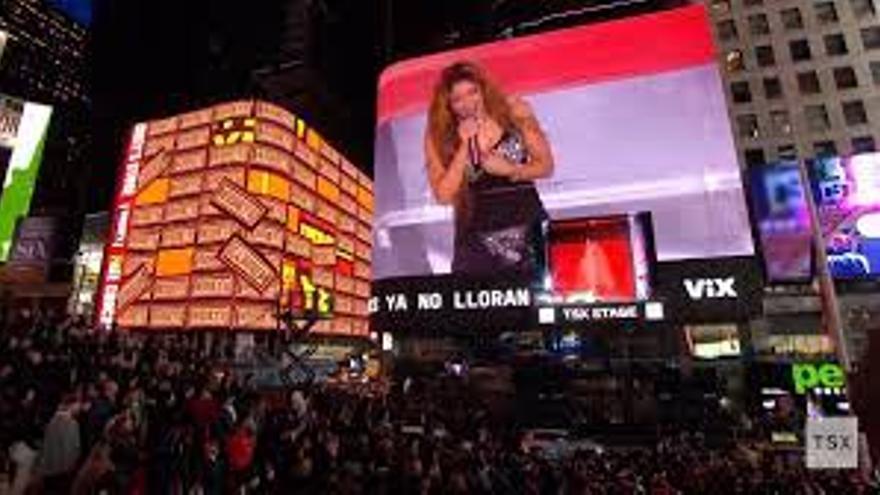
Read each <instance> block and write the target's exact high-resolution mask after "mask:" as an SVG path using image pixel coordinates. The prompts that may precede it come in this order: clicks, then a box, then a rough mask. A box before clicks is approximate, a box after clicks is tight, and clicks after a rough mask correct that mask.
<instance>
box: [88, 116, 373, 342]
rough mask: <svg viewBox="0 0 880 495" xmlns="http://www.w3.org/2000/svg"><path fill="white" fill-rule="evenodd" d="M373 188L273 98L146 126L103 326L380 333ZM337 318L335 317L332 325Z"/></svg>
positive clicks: (122, 210) (122, 191) (125, 167)
mask: <svg viewBox="0 0 880 495" xmlns="http://www.w3.org/2000/svg"><path fill="white" fill-rule="evenodd" d="M372 203H373V200H372V183H371V181H370V180H369V179H368V178H367V177H366V176H365V175H364V174H363V173H362V172H360V171H359V170H358V169H357V168H355V167H354V166H353V165H352V164H351V163H350V162H348V161H347V160H345V159H344V158H343V157H342V156H341V155H340V154H339V153H338V152H336V151H335V150H334V149H333V148H332V147H330V146H329V145H328V144H327V143H326V142H324V141H323V139H322V138H321V137H320V136H319V135H318V134H317V133H316V132H315V131H314V130H312V129H309V128H308V127H307V126H306V124H305V123H304V122H303V121H302V120H300V119H298V118H296V117H295V116H293V115H292V114H290V113H289V112H287V111H285V110H283V109H281V108H279V107H277V106H274V105H271V104H267V103H263V102H254V101H239V102H232V103H228V104H222V105H218V106H215V107H211V108H207V109H204V110H199V111H195V112H191V113H187V114H183V115H179V116H174V117H170V118H166V119H162V120H156V121H151V122H147V123H140V124H137V125H136V126H135V127H134V129H133V131H132V133H131V138H130V144H129V147H128V151H127V154H126V158H125V160H124V163H123V164H122V166H121V169H120V179H119V187H118V191H117V196H116V203H115V206H114V209H113V217H112V222H111V234H110V238H109V240H108V245H107V251H106V255H105V257H104V269H103V273H104V275H103V284H102V288H101V292H100V294H101V297H100V302H99V305H98V307H99V309H98V316H99V321H100V322H101V323H102V324H103V325H108V326H109V325H113V324H118V325H119V326H121V327H124V328H146V329H171V330H176V329H218V330H221V329H235V330H260V329H266V330H270V329H275V328H280V323H279V317H280V315H281V314H283V313H286V312H287V311H288V310H291V311H293V312H294V313H298V314H301V315H304V314H306V313H311V314H312V315H317V316H321V317H324V319H322V320H321V321H320V322H319V323H318V324H317V325H316V326H315V327H314V331H316V332H319V333H325V334H341V335H354V336H365V335H367V334H368V325H367V318H366V317H367V300H368V297H369V293H370V286H369V281H370V254H371V250H370V242H371V236H372V232H371V219H372V207H373V206H372ZM331 316H332V317H331Z"/></svg>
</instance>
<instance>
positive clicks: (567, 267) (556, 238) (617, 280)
mask: <svg viewBox="0 0 880 495" xmlns="http://www.w3.org/2000/svg"><path fill="white" fill-rule="evenodd" d="M644 218H645V217H644V216H628V215H618V216H612V217H600V218H584V219H571V220H560V221H555V222H551V223H550V232H549V233H548V237H549V263H548V266H549V274H548V275H549V276H548V279H547V280H546V282H545V284H546V285H545V287H544V290H545V291H546V292H547V293H549V294H553V295H555V296H557V297H558V298H559V300H560V302H568V303H572V302H584V303H591V302H596V301H633V300H643V299H647V298H648V295H649V294H648V292H649V285H650V281H649V271H650V266H649V263H650V262H649V259H650V257H651V255H650V253H648V252H647V250H646V249H645V247H646V244H649V243H648V242H647V241H646V239H645V238H644V231H645V230H646V228H650V224H647V225H645V222H644V221H643V219H644Z"/></svg>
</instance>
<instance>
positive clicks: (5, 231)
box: [0, 95, 52, 263]
mask: <svg viewBox="0 0 880 495" xmlns="http://www.w3.org/2000/svg"><path fill="white" fill-rule="evenodd" d="M51 117H52V107H49V106H46V105H40V104H38V103H32V102H29V101H23V100H20V99H17V98H11V97H8V96H4V95H0V177H3V190H2V192H0V263H3V262H6V261H8V260H9V253H10V250H11V249H12V241H13V236H14V235H15V226H16V224H17V223H18V220H19V219H21V218H23V217H25V216H27V214H28V211H29V210H30V205H31V197H32V196H33V194H34V185H35V184H36V181H37V176H38V175H39V172H40V164H41V163H42V161H43V148H44V146H45V143H46V134H47V132H48V130H49V121H50V119H51Z"/></svg>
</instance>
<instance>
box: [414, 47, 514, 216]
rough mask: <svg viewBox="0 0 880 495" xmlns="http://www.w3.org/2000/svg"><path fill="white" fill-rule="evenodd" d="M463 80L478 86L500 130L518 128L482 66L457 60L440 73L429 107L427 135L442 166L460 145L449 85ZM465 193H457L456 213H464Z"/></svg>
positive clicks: (504, 99) (495, 86)
mask: <svg viewBox="0 0 880 495" xmlns="http://www.w3.org/2000/svg"><path fill="white" fill-rule="evenodd" d="M462 81H468V82H471V83H473V84H475V85H477V87H478V88H479V89H480V93H481V94H482V96H483V105H484V107H485V109H486V113H487V114H488V115H489V117H491V118H492V119H493V120H494V121H495V122H497V123H498V125H500V126H501V128H502V129H510V128H512V127H518V126H517V125H516V124H517V123H516V122H515V119H514V117H513V114H512V111H511V108H510V103H508V100H507V97H506V95H505V94H504V92H503V91H502V90H501V88H499V87H498V85H497V84H496V83H495V82H494V81H493V80H492V79H491V78H490V77H489V75H488V74H487V73H486V71H485V69H483V68H482V67H481V66H480V65H479V64H477V63H476V62H472V61H459V62H455V63H453V64H452V65H449V66H447V67H446V68H445V69H443V71H442V72H441V73H440V79H439V80H438V81H437V84H436V85H435V86H434V95H433V97H432V98H431V106H430V108H429V109H428V136H429V138H430V139H431V142H432V144H433V145H434V148H435V149H436V150H437V152H438V153H439V155H440V159H441V161H442V162H443V166H448V165H449V163H450V162H451V161H452V157H453V155H455V150H457V149H458V147H459V146H461V138H459V136H458V119H457V118H456V116H455V114H454V113H453V112H452V104H451V101H450V100H451V98H450V95H451V94H452V88H453V86H455V85H456V84H457V83H459V82H462ZM464 187H467V184H466V183H465V186H464ZM465 197H466V195H464V194H459V195H458V198H457V199H456V201H455V203H456V206H457V207H458V208H457V209H458V210H459V213H464V214H465V215H467V210H469V208H468V205H467V201H466V198H465Z"/></svg>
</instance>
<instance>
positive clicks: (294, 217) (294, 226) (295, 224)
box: [287, 206, 299, 232]
mask: <svg viewBox="0 0 880 495" xmlns="http://www.w3.org/2000/svg"><path fill="white" fill-rule="evenodd" d="M287 228H288V229H290V230H291V231H292V232H299V209H298V208H296V207H295V206H288V207H287Z"/></svg>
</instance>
